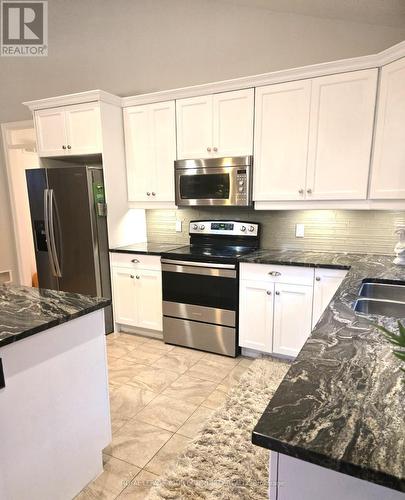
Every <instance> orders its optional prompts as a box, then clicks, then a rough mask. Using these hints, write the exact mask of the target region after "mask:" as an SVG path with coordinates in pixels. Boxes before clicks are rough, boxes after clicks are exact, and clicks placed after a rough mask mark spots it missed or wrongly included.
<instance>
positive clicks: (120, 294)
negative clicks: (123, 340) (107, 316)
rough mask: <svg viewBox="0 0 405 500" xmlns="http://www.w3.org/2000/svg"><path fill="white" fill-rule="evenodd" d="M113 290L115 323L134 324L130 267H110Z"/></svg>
mask: <svg viewBox="0 0 405 500" xmlns="http://www.w3.org/2000/svg"><path fill="white" fill-rule="evenodd" d="M112 278H113V292H114V320H115V322H116V323H122V324H125V325H132V326H136V324H137V305H136V298H135V275H134V271H133V270H132V269H125V268H112Z"/></svg>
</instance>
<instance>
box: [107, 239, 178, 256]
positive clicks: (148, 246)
mask: <svg viewBox="0 0 405 500" xmlns="http://www.w3.org/2000/svg"><path fill="white" fill-rule="evenodd" d="M180 247H184V244H174V243H154V242H152V241H151V242H146V241H145V242H144V243H133V244H132V245H126V246H124V247H118V248H110V252H113V253H141V254H145V255H161V254H162V253H164V252H170V251H171V250H174V249H176V248H180Z"/></svg>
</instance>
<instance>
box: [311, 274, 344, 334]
mask: <svg viewBox="0 0 405 500" xmlns="http://www.w3.org/2000/svg"><path fill="white" fill-rule="evenodd" d="M346 274H347V271H345V270H342V269H316V270H315V281H314V305H313V310H312V328H314V327H315V325H316V324H317V323H318V321H319V319H320V317H321V315H322V313H323V312H324V310H325V309H326V307H327V306H328V304H329V302H330V301H331V300H332V297H333V296H334V294H335V292H336V290H337V289H338V288H339V286H340V284H341V283H342V281H343V278H344V277H345V276H346Z"/></svg>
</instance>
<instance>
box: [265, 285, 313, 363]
mask: <svg viewBox="0 0 405 500" xmlns="http://www.w3.org/2000/svg"><path fill="white" fill-rule="evenodd" d="M274 289H275V294H274V326H273V353H274V354H282V355H284V356H296V355H297V354H298V353H299V351H300V350H301V348H302V346H303V345H304V343H305V341H306V340H307V338H308V336H309V334H310V333H311V319H312V293H313V290H312V287H311V286H308V285H289V284H284V283H276V284H275V285H274Z"/></svg>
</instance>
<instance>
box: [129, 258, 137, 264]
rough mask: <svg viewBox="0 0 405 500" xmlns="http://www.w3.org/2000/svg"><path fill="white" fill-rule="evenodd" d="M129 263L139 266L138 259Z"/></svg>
mask: <svg viewBox="0 0 405 500" xmlns="http://www.w3.org/2000/svg"><path fill="white" fill-rule="evenodd" d="M131 262H132V264H139V260H138V259H132V260H131Z"/></svg>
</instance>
